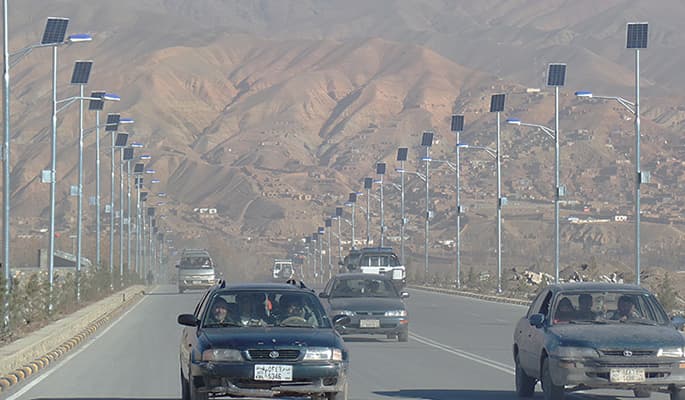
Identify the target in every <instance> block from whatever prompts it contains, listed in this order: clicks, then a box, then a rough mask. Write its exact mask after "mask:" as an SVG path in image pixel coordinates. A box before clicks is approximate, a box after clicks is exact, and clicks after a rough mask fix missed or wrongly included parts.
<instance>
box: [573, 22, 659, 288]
mask: <svg viewBox="0 0 685 400" xmlns="http://www.w3.org/2000/svg"><path fill="white" fill-rule="evenodd" d="M648 33H649V24H648V23H647V22H629V23H628V24H627V26H626V48H627V49H635V102H634V103H633V102H631V101H629V100H627V99H625V98H623V97H618V96H597V95H594V94H593V93H592V92H590V91H578V92H576V93H575V95H576V97H578V98H581V99H583V98H594V99H603V100H614V101H616V102H618V103H619V104H621V105H622V106H623V107H624V108H626V109H627V110H628V111H630V113H631V114H633V120H634V121H635V284H637V285H640V274H641V270H640V268H641V267H640V219H641V213H640V186H641V184H643V183H648V182H649V172H648V171H642V168H641V166H640V49H646V48H647V42H648V38H649V35H648Z"/></svg>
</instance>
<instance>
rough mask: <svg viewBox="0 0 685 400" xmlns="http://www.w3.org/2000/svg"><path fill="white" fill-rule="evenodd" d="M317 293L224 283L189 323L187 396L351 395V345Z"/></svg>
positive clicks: (184, 345) (185, 320)
mask: <svg viewBox="0 0 685 400" xmlns="http://www.w3.org/2000/svg"><path fill="white" fill-rule="evenodd" d="M331 319H332V321H331V320H330V319H329V318H328V317H327V315H326V312H325V311H324V308H323V306H322V305H321V303H320V301H319V299H318V298H317V297H316V296H315V295H314V293H313V292H312V291H311V290H309V289H306V288H304V287H301V286H299V285H298V286H295V285H289V284H275V283H274V284H268V283H266V284H243V285H235V286H226V287H224V285H223V284H221V285H219V286H217V287H214V288H212V289H210V290H209V291H207V292H206V293H205V295H204V296H203V297H202V299H201V300H200V302H199V304H198V305H197V307H196V308H195V312H194V313H193V314H182V315H179V316H178V322H179V323H180V324H182V325H184V326H185V327H184V329H183V333H182V337H181V344H180V363H181V368H180V369H181V389H182V397H183V400H186V399H192V400H196V399H203V400H205V399H207V398H208V397H209V396H210V395H211V396H212V397H218V396H222V397H223V396H240V397H281V396H313V397H315V398H319V397H320V398H325V399H329V400H344V399H347V369H348V364H349V355H348V350H347V348H346V347H345V345H344V342H343V340H342V338H341V337H340V334H338V333H337V332H336V330H335V329H334V323H336V322H337V323H343V324H344V323H346V322H349V317H347V316H344V315H341V316H338V317H333V318H331Z"/></svg>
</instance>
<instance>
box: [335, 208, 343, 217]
mask: <svg viewBox="0 0 685 400" xmlns="http://www.w3.org/2000/svg"><path fill="white" fill-rule="evenodd" d="M342 213H343V208H342V207H335V216H336V217H342Z"/></svg>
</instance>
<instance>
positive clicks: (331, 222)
mask: <svg viewBox="0 0 685 400" xmlns="http://www.w3.org/2000/svg"><path fill="white" fill-rule="evenodd" d="M324 226H325V227H326V228H330V227H331V226H333V221H332V220H331V219H330V218H326V220H324Z"/></svg>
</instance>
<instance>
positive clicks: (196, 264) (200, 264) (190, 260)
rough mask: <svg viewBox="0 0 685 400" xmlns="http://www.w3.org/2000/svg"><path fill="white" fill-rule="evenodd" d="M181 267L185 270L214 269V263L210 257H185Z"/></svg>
mask: <svg viewBox="0 0 685 400" xmlns="http://www.w3.org/2000/svg"><path fill="white" fill-rule="evenodd" d="M180 266H181V268H183V269H197V268H214V263H213V262H212V259H211V258H209V257H184V258H182V259H181V262H180Z"/></svg>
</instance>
